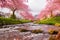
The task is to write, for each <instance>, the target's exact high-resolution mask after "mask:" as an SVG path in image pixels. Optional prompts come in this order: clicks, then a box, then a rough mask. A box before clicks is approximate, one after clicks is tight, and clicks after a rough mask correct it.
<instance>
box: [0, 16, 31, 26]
mask: <svg viewBox="0 0 60 40" xmlns="http://www.w3.org/2000/svg"><path fill="white" fill-rule="evenodd" d="M28 22H31V21H30V20H24V19H22V20H17V19H12V18H4V17H0V26H2V25H13V24H22V23H28Z"/></svg>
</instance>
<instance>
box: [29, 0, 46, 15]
mask: <svg viewBox="0 0 60 40" xmlns="http://www.w3.org/2000/svg"><path fill="white" fill-rule="evenodd" d="M46 4H47V2H46V0H28V6H29V8H30V10H31V13H32V14H33V15H34V16H35V15H37V14H38V13H39V12H41V11H42V10H43V9H44V8H45V6H46Z"/></svg>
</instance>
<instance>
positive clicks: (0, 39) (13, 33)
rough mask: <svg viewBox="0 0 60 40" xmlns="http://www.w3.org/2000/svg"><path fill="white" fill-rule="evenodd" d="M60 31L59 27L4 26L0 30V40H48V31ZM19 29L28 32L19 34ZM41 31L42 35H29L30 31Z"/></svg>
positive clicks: (31, 24) (29, 24) (27, 24)
mask: <svg viewBox="0 0 60 40" xmlns="http://www.w3.org/2000/svg"><path fill="white" fill-rule="evenodd" d="M51 28H52V29H54V30H60V27H55V26H53V25H43V24H40V25H39V24H33V23H24V24H17V25H4V26H3V28H1V29H0V40H49V37H50V34H48V33H47V32H48V30H49V29H51ZM19 29H26V30H29V31H28V32H20V31H19ZM36 29H41V30H43V31H44V32H43V33H38V34H35V33H31V32H30V31H31V30H36Z"/></svg>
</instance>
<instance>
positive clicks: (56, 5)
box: [37, 0, 60, 19]
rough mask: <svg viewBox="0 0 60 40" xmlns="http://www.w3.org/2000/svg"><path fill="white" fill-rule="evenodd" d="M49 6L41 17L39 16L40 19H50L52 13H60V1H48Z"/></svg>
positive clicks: (40, 14) (41, 13) (42, 12)
mask: <svg viewBox="0 0 60 40" xmlns="http://www.w3.org/2000/svg"><path fill="white" fill-rule="evenodd" d="M47 2H48V3H47V5H46V8H45V9H44V10H42V11H41V12H40V13H39V15H38V16H37V18H38V19H41V18H44V17H45V16H46V17H49V15H51V13H53V12H55V11H57V10H58V11H60V0H47ZM56 14H57V13H53V15H56Z"/></svg>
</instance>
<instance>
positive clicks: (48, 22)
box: [37, 16, 60, 25]
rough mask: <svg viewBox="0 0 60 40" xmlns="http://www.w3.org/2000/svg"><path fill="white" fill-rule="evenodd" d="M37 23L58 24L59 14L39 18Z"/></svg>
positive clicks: (59, 21)
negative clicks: (42, 18)
mask: <svg viewBox="0 0 60 40" xmlns="http://www.w3.org/2000/svg"><path fill="white" fill-rule="evenodd" d="M37 23H38V24H49V25H55V24H56V23H59V24H60V16H57V17H51V18H47V19H44V20H40V21H38V22H37Z"/></svg>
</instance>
